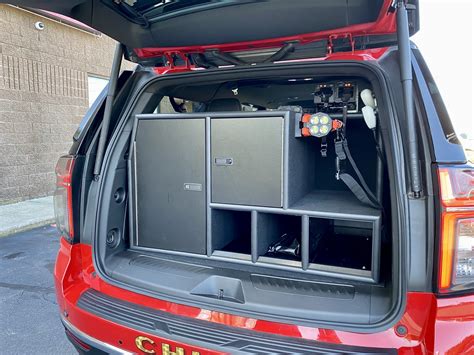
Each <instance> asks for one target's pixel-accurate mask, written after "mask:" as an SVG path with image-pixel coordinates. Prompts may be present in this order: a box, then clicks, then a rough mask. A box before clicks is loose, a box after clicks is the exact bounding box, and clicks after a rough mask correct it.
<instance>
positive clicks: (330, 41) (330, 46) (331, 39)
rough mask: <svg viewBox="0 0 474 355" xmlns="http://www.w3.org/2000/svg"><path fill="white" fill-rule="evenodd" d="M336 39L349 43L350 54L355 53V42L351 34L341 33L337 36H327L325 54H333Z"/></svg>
mask: <svg viewBox="0 0 474 355" xmlns="http://www.w3.org/2000/svg"><path fill="white" fill-rule="evenodd" d="M338 39H346V40H348V41H349V43H350V45H351V52H352V53H354V51H355V40H354V38H353V37H352V33H342V34H337V35H329V37H328V47H327V54H328V55H329V54H333V53H334V41H335V40H338Z"/></svg>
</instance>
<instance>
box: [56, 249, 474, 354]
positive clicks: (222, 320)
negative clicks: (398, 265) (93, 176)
mask: <svg viewBox="0 0 474 355" xmlns="http://www.w3.org/2000/svg"><path fill="white" fill-rule="evenodd" d="M93 272H94V267H93V263H92V250H91V247H90V246H87V245H83V244H76V245H73V246H71V245H69V244H68V243H67V242H66V241H64V240H61V247H60V251H59V254H58V258H57V262H56V267H55V273H54V275H55V282H56V290H57V297H58V305H59V308H60V311H61V313H64V312H65V311H66V312H67V314H68V320H69V322H71V323H72V324H73V325H74V326H76V327H77V328H78V329H80V330H82V331H83V332H85V333H87V334H89V335H90V336H92V337H94V338H96V339H98V340H100V341H103V342H106V343H109V344H111V345H113V346H117V347H119V348H122V349H124V350H128V351H137V348H136V347H135V338H136V337H137V336H138V335H144V336H147V337H149V338H150V339H153V340H154V341H155V343H157V344H159V343H161V342H166V343H167V344H170V345H171V347H172V349H174V347H175V346H180V347H182V348H183V349H185V350H186V351H187V352H188V351H189V352H191V351H193V350H194V351H199V352H200V353H201V354H213V353H214V352H211V351H208V350H206V349H201V348H197V347H193V346H189V345H186V344H177V343H175V342H172V341H168V340H166V339H162V338H159V337H156V336H154V335H152V334H147V333H144V332H138V331H135V330H133V329H129V328H127V327H124V326H121V325H118V324H115V323H112V322H109V321H106V320H103V319H100V318H97V317H96V316H93V315H91V314H88V313H86V312H84V311H82V310H79V309H78V308H76V307H75V304H76V302H77V300H78V298H79V296H80V295H81V294H82V292H84V291H85V290H87V289H88V288H92V289H95V290H97V291H100V292H102V293H104V294H106V295H109V296H111V297H115V298H118V299H121V300H124V301H128V302H132V303H135V304H138V305H142V306H146V307H149V308H152V309H157V310H161V311H165V312H169V313H173V314H177V315H180V316H186V317H190V318H195V319H201V320H205V321H209V322H214V323H219V324H223V325H227V326H231V327H238V328H244V329H250V330H254V331H259V332H264V333H271V334H278V335H283V336H289V337H294V338H304V339H309V340H314V341H318V342H327V343H332V344H344V345H352V346H364V347H378V348H395V349H398V350H399V353H400V354H425V353H433V352H439V353H440V354H445V353H447V354H469V353H474V295H470V296H464V297H456V298H443V299H437V298H436V297H435V296H434V295H433V294H430V293H415V292H411V293H408V295H407V306H406V309H405V312H404V314H403V316H402V318H401V319H400V321H399V322H398V324H397V325H396V326H395V327H393V328H390V329H388V330H386V331H384V332H379V333H373V334H358V333H351V332H344V331H337V330H329V329H320V328H311V327H303V326H297V325H290V324H282V323H275V322H269V321H264V320H257V319H252V318H247V317H240V316H235V315H231V314H225V313H221V312H215V311H212V310H205V309H200V308H196V307H189V306H184V305H180V304H176V303H172V302H167V301H162V300H159V299H155V298H151V297H148V296H143V295H140V294H137V293H133V292H130V291H126V290H123V289H120V288H118V287H115V286H112V285H109V284H107V283H106V282H104V281H103V280H101V279H100V278H99V277H98V276H95V275H94V274H93ZM399 325H403V326H405V327H406V328H407V330H408V332H407V334H406V335H405V336H399V335H398V334H397V332H396V331H395V329H396V327H397V326H399ZM187 352H186V353H187ZM158 353H159V352H158Z"/></svg>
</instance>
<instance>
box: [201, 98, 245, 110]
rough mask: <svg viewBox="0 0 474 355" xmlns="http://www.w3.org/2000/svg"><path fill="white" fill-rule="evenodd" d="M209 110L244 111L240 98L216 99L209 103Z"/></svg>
mask: <svg viewBox="0 0 474 355" xmlns="http://www.w3.org/2000/svg"><path fill="white" fill-rule="evenodd" d="M206 111H207V112H224V111H242V105H241V104H240V101H239V100H238V99H234V98H232V99H215V100H212V101H211V102H210V103H209V104H208V105H207V109H206Z"/></svg>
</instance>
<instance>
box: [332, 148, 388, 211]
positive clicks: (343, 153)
mask: <svg viewBox="0 0 474 355" xmlns="http://www.w3.org/2000/svg"><path fill="white" fill-rule="evenodd" d="M334 148H335V152H336V155H337V157H338V159H339V161H345V160H346V159H347V160H349V163H350V164H351V166H352V169H353V170H354V172H355V173H356V175H357V178H358V179H359V181H360V184H359V183H358V182H357V181H356V180H355V179H354V178H353V177H352V176H351V175H349V174H348V173H345V172H344V173H340V174H338V176H339V178H340V179H341V180H342V181H343V182H344V183H345V184H346V186H347V187H348V188H349V190H351V191H352V193H353V194H354V195H355V196H356V197H357V199H358V200H359V201H360V202H362V203H364V204H367V205H369V206H371V207H374V208H380V204H379V203H378V201H377V198H376V197H375V196H374V194H373V193H372V192H371V191H370V188H369V186H368V185H367V183H366V182H365V179H364V177H363V176H362V174H361V172H360V170H359V168H358V167H357V164H356V162H355V160H354V158H352V155H351V152H350V150H349V146H348V144H347V141H346V139H343V140H336V141H335V142H334ZM361 185H362V186H361Z"/></svg>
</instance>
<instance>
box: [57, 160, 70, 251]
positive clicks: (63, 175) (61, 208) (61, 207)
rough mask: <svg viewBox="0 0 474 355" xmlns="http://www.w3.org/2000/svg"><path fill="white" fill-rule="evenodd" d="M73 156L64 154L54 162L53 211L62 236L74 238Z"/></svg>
mask: <svg viewBox="0 0 474 355" xmlns="http://www.w3.org/2000/svg"><path fill="white" fill-rule="evenodd" d="M73 168H74V156H71V155H65V156H62V157H61V158H59V161H58V163H57V164H56V192H55V193H54V213H55V216H56V225H57V227H58V230H59V233H60V234H61V236H62V237H63V238H65V239H66V240H68V241H69V242H72V241H73V240H74V220H73V210H72V206H73V204H72V170H73Z"/></svg>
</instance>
